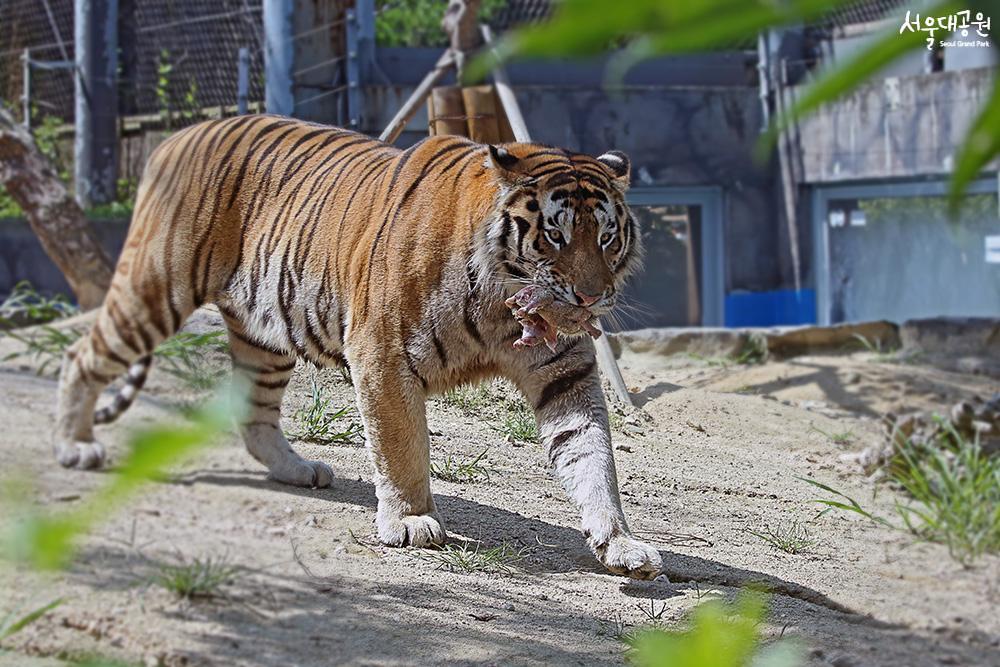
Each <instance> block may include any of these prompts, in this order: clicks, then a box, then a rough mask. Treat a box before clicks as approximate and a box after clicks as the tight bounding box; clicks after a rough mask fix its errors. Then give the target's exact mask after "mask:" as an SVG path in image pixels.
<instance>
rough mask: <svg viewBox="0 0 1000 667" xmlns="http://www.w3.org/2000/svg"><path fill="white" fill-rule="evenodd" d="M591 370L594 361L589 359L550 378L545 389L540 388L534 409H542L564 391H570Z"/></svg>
mask: <svg viewBox="0 0 1000 667" xmlns="http://www.w3.org/2000/svg"><path fill="white" fill-rule="evenodd" d="M593 370H594V362H593V361H591V362H590V363H588V364H585V365H583V366H581V367H580V368H577V369H576V370H573V371H569V372H567V373H566V374H565V375H561V376H559V377H557V378H556V379H554V380H552V382H550V383H549V384H548V385H546V386H545V389H543V390H542V393H541V396H540V397H539V399H538V403H536V404H535V409H536V410H544V409H545V406H547V405H548V404H549V403H551V402H552V401H554V400H556V399H557V398H559V397H560V396H562V395H563V394H565V393H566V392H568V391H571V390H572V389H573V388H574V387H576V386H577V385H578V384H579V383H580V382H582V381H583V380H584V379H586V378H587V376H588V375H590V373H591V372H592V371H593Z"/></svg>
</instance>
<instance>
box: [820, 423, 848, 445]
mask: <svg viewBox="0 0 1000 667" xmlns="http://www.w3.org/2000/svg"><path fill="white" fill-rule="evenodd" d="M809 428H811V429H812V430H814V431H816V432H817V433H819V434H820V435H823V436H826V438H827V440H829V441H830V442H832V443H833V444H835V445H849V444H851V442H852V441H853V440H854V431H853V430H848V431H824V430H823V429H821V428H820V427H818V426H816V425H815V424H810V425H809Z"/></svg>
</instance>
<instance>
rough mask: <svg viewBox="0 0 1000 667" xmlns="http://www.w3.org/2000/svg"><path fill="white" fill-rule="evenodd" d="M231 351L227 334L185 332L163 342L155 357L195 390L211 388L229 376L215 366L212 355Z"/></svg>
mask: <svg viewBox="0 0 1000 667" xmlns="http://www.w3.org/2000/svg"><path fill="white" fill-rule="evenodd" d="M228 349H229V342H228V341H227V340H226V332H225V331H209V332H207V333H201V334H195V333H186V332H182V333H178V334H176V335H174V336H172V337H170V338H168V339H167V340H165V341H163V343H161V344H160V346H159V347H158V348H156V353H155V354H156V358H157V359H159V360H162V361H163V362H164V363H163V366H162V368H163V370H164V371H166V372H167V373H170V374H171V375H173V376H174V377H176V378H180V379H181V380H182V381H183V382H184V383H185V384H187V385H188V386H190V387H192V388H194V389H211V388H212V387H214V386H215V385H217V384H218V383H219V381H220V380H221V379H222V378H223V376H225V374H226V369H225V368H223V367H222V366H218V365H215V364H212V363H211V362H210V361H209V360H208V356H209V355H210V354H211V353H213V352H226V351H227V350H228Z"/></svg>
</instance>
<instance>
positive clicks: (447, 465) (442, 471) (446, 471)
mask: <svg viewBox="0 0 1000 667" xmlns="http://www.w3.org/2000/svg"><path fill="white" fill-rule="evenodd" d="M488 451H489V447H487V448H486V449H484V450H483V451H481V452H480V453H479V455H478V456H476V457H475V458H473V459H472V460H469V461H466V462H464V463H462V462H459V461H457V460H456V459H454V458H452V457H451V456H448V457H445V459H444V461H442V462H440V463H437V462H435V461H431V477H436V478H437V479H441V480H444V481H446V482H458V483H463V482H464V483H470V484H471V483H473V482H478V481H480V480H482V481H489V479H490V469H489V467H488V466H487V465H485V464H484V463H483V462H482V461H483V457H485V456H486V452H488Z"/></svg>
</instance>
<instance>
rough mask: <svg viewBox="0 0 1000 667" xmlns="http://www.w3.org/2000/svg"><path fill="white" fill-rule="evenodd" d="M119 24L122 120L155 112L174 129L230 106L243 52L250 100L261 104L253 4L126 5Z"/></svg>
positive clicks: (139, 0)
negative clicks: (247, 62) (243, 51)
mask: <svg viewBox="0 0 1000 667" xmlns="http://www.w3.org/2000/svg"><path fill="white" fill-rule="evenodd" d="M118 26H119V44H120V45H121V49H120V56H119V57H120V77H121V78H120V85H119V107H120V110H121V113H122V114H124V115H127V116H128V115H147V114H159V115H160V116H162V117H163V118H164V119H169V123H170V124H171V125H172V126H175V125H184V124H187V123H189V122H194V121H197V120H199V119H200V118H201V117H203V116H204V115H205V114H206V113H215V112H216V111H217V110H218V108H219V107H223V109H224V110H225V109H230V108H233V107H235V106H236V97H237V86H238V67H239V66H238V59H239V51H240V49H241V48H246V49H247V50H248V52H249V56H250V76H249V100H250V101H251V102H259V101H261V100H263V99H264V55H263V49H262V48H261V44H262V41H263V40H262V31H263V26H262V22H261V7H260V4H259V1H255V2H249V1H248V0H216V2H210V3H209V2H198V1H196V0H181V1H177V2H157V1H155V0H135V1H134V2H128V1H127V0H125V1H123V2H121V3H120V6H119V20H118Z"/></svg>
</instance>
